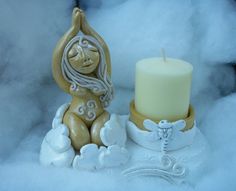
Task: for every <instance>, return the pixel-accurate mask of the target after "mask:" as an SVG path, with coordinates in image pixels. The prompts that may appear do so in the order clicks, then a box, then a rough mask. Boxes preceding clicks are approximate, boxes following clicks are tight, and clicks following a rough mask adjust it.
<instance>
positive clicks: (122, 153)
mask: <svg viewBox="0 0 236 191" xmlns="http://www.w3.org/2000/svg"><path fill="white" fill-rule="evenodd" d="M128 159H129V153H128V151H127V150H126V149H125V148H122V147H119V146H118V145H113V146H109V147H103V146H101V147H100V148H98V146H97V145H95V144H88V145H85V146H83V147H82V148H81V154H80V155H77V156H76V157H75V159H74V161H73V167H74V168H76V169H84V170H96V169H102V168H108V167H116V166H120V165H123V164H125V163H126V162H127V161H128Z"/></svg>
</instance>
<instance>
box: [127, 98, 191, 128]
mask: <svg viewBox="0 0 236 191" xmlns="http://www.w3.org/2000/svg"><path fill="white" fill-rule="evenodd" d="M194 118H195V114H194V109H193V107H192V106H191V105H190V106H189V113H188V117H187V118H185V119H183V120H185V122H186V127H185V128H184V129H182V130H181V131H183V132H184V131H187V130H189V129H192V127H193V126H194ZM145 119H150V120H152V121H155V122H156V123H159V122H160V120H155V119H152V118H150V117H147V116H145V115H142V114H141V113H139V112H137V110H136V109H135V104H134V100H132V101H131V102H130V117H129V120H130V121H132V122H133V123H134V124H135V125H136V126H137V127H138V128H140V129H142V130H146V131H148V130H147V129H145V127H144V126H143V121H144V120H145ZM170 122H171V121H170ZM172 122H173V121H172Z"/></svg>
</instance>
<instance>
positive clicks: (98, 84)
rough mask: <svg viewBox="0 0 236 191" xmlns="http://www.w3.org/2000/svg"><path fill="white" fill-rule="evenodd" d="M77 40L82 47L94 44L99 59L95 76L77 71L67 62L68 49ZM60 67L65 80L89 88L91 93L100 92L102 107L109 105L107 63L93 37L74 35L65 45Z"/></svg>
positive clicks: (110, 84) (111, 90)
mask: <svg viewBox="0 0 236 191" xmlns="http://www.w3.org/2000/svg"><path fill="white" fill-rule="evenodd" d="M86 41H87V43H86ZM77 42H78V43H79V46H81V47H82V48H83V47H87V46H88V45H89V43H91V44H92V45H95V46H96V47H97V48H98V51H99V54H100V61H99V65H98V67H97V70H96V75H97V78H95V77H90V76H86V75H84V74H81V73H79V72H78V71H76V70H75V69H74V68H73V67H72V66H71V64H70V63H69V61H68V58H67V55H68V51H69V50H70V48H71V47H72V46H73V45H74V43H77ZM88 42H89V43H88ZM61 69H62V74H63V76H64V78H65V80H67V81H68V82H70V83H71V84H72V85H73V86H80V87H83V88H87V89H89V90H91V91H92V92H93V93H99V94H101V96H100V100H101V103H102V105H103V107H107V106H108V105H109V103H110V101H111V99H112V98H113V85H112V81H111V78H110V76H109V75H108V72H107V63H106V59H105V53H104V50H103V48H102V47H101V45H100V44H99V43H98V41H97V40H96V39H95V38H93V37H91V36H86V35H81V36H75V37H74V38H73V39H71V41H70V42H69V43H68V44H67V46H66V47H65V50H64V53H63V57H62V62H61Z"/></svg>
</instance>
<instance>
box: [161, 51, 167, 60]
mask: <svg viewBox="0 0 236 191" xmlns="http://www.w3.org/2000/svg"><path fill="white" fill-rule="evenodd" d="M161 54H162V58H163V61H164V62H166V53H165V49H164V48H162V49H161Z"/></svg>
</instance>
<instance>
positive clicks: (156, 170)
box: [123, 125, 187, 184]
mask: <svg viewBox="0 0 236 191" xmlns="http://www.w3.org/2000/svg"><path fill="white" fill-rule="evenodd" d="M157 132H158V136H159V140H161V141H162V145H161V152H162V154H163V155H162V156H161V159H160V166H153V165H152V166H139V167H133V168H132V167H131V168H129V169H127V170H125V171H124V172H123V174H124V175H125V176H127V177H137V176H158V177H160V178H163V179H165V180H166V181H168V182H169V183H172V184H177V183H178V182H181V180H182V179H181V178H183V177H185V176H186V172H187V170H186V168H185V167H184V166H183V165H181V164H179V163H177V162H176V159H175V158H173V157H171V156H169V155H167V152H168V144H169V139H170V137H171V136H172V133H173V126H170V127H165V126H160V125H157ZM182 182H183V181H182Z"/></svg>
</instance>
